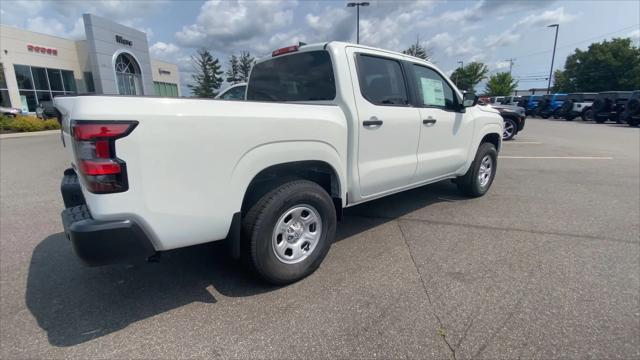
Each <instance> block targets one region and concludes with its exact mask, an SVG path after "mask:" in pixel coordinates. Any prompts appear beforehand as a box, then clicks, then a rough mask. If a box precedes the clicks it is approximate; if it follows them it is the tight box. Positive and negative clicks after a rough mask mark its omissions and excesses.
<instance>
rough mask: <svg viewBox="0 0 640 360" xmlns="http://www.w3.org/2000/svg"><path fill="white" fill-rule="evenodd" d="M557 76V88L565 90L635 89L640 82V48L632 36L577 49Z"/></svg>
mask: <svg viewBox="0 0 640 360" xmlns="http://www.w3.org/2000/svg"><path fill="white" fill-rule="evenodd" d="M554 75H555V76H554V77H555V80H556V81H559V83H558V84H557V88H559V89H563V90H565V91H575V92H578V91H579V92H582V91H589V92H600V91H607V90H635V89H637V88H638V84H640V48H638V47H636V46H634V45H633V43H632V42H631V39H628V38H627V39H621V38H615V39H612V40H610V41H607V40H605V41H603V42H600V43H593V44H591V45H589V48H588V49H587V50H586V51H583V50H580V49H576V50H575V52H574V53H573V54H571V55H569V56H568V57H567V60H566V61H565V65H564V70H563V71H562V72H560V73H558V72H556V73H555V74H554ZM555 88H556V85H555V84H554V89H555Z"/></svg>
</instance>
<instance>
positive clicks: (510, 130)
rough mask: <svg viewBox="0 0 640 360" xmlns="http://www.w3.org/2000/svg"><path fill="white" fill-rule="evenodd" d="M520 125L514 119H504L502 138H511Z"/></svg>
mask: <svg viewBox="0 0 640 360" xmlns="http://www.w3.org/2000/svg"><path fill="white" fill-rule="evenodd" d="M517 128H518V126H517V125H516V122H515V121H513V120H512V119H508V118H505V119H504V129H503V130H502V140H511V139H513V137H514V136H515V135H516V129H517Z"/></svg>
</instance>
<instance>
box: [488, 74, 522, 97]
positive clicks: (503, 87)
mask: <svg viewBox="0 0 640 360" xmlns="http://www.w3.org/2000/svg"><path fill="white" fill-rule="evenodd" d="M517 87H518V82H517V81H515V80H514V79H513V77H511V74H509V73H508V72H499V73H496V74H493V75H491V76H490V77H489V81H488V82H487V86H486V88H485V90H484V92H485V95H486V96H507V95H511V93H513V92H514V91H515V90H516V88H517Z"/></svg>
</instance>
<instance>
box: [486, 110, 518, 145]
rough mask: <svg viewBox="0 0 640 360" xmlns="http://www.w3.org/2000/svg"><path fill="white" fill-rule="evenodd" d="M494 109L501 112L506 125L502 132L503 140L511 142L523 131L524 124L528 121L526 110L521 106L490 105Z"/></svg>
mask: <svg viewBox="0 0 640 360" xmlns="http://www.w3.org/2000/svg"><path fill="white" fill-rule="evenodd" d="M489 106H491V107H492V108H494V109H496V110H498V111H499V112H500V116H502V120H503V123H504V129H503V131H502V140H511V139H513V137H514V136H516V135H517V134H518V133H519V132H520V131H522V129H524V122H525V119H526V117H527V116H526V115H525V110H524V108H522V107H520V106H513V105H503V104H490V105H489Z"/></svg>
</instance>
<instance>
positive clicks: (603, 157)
mask: <svg viewBox="0 0 640 360" xmlns="http://www.w3.org/2000/svg"><path fill="white" fill-rule="evenodd" d="M498 158H500V159H564V160H613V158H612V157H610V156H498Z"/></svg>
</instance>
